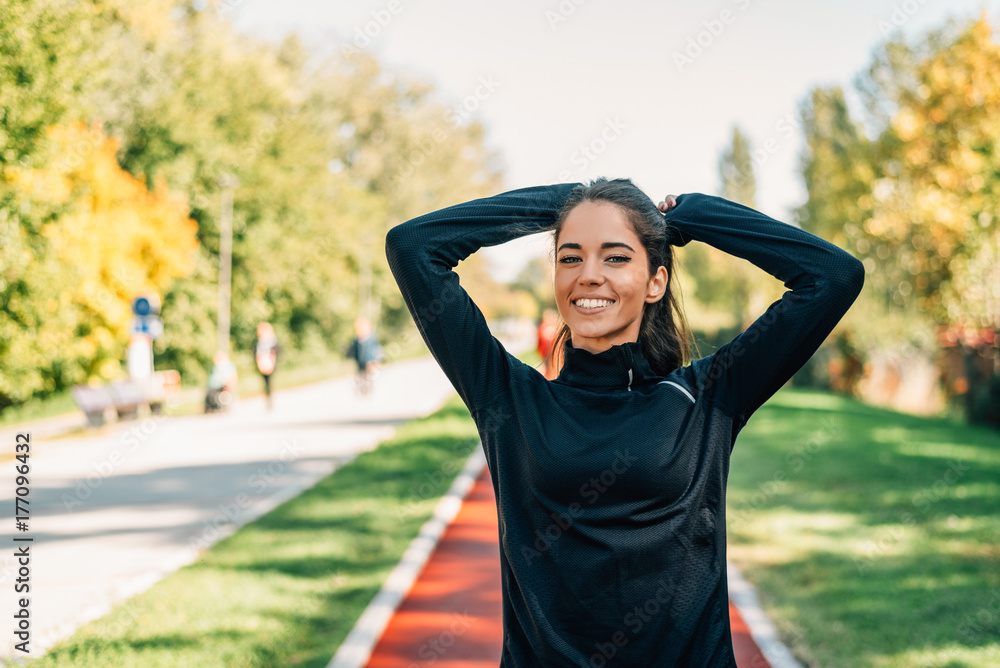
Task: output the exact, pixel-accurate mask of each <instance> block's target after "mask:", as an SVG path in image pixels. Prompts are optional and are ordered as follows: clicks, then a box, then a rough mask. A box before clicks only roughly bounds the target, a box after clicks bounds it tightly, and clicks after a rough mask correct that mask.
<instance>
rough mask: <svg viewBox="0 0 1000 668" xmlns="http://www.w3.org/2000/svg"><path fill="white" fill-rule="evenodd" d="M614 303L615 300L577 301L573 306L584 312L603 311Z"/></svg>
mask: <svg viewBox="0 0 1000 668" xmlns="http://www.w3.org/2000/svg"><path fill="white" fill-rule="evenodd" d="M614 303H615V301H614V300H613V299H577V300H575V301H574V302H573V305H574V306H576V307H577V308H578V309H580V310H582V311H602V310H604V309H606V308H608V307H609V306H611V305H613V304H614Z"/></svg>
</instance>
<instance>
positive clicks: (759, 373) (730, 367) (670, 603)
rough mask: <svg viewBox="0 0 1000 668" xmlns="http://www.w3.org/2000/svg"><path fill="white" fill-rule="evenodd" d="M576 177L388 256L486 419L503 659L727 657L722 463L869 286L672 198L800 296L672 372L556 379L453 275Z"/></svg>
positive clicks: (849, 268)
mask: <svg viewBox="0 0 1000 668" xmlns="http://www.w3.org/2000/svg"><path fill="white" fill-rule="evenodd" d="M575 185H578V184H573V183H569V184H560V185H553V186H542V187H533V188H523V189H520V190H514V191H511V192H506V193H502V194H500V195H496V196H494V197H488V198H483V199H478V200H474V201H471V202H466V203H464V204H459V205H456V206H452V207H449V208H446V209H442V210H440V211H436V212H434V213H429V214H427V215H424V216H420V217H419V218H415V219H413V220H410V221H408V222H406V223H403V224H401V225H398V226H396V227H394V228H393V229H391V230H390V231H389V234H388V236H387V237H386V255H387V257H388V260H389V266H390V268H391V269H392V272H393V275H394V276H395V278H396V281H397V283H398V284H399V287H400V290H401V291H402V294H403V298H404V300H405V302H406V305H407V307H408V308H409V310H410V313H411V314H412V315H413V318H414V320H415V321H416V324H417V326H418V328H419V329H420V333H421V335H422V336H423V338H424V341H426V343H427V346H428V348H430V350H431V352H432V353H433V354H434V357H435V358H436V359H437V361H438V363H439V364H440V365H441V368H442V369H443V370H444V372H445V373H446V374H447V376H448V378H449V379H450V380H451V382H452V383H453V384H454V386H455V388H456V389H457V390H458V393H459V394H460V395H461V397H462V399H463V400H464V401H465V404H466V406H468V408H469V411H470V412H471V414H472V417H473V419H474V420H475V422H476V425H477V426H478V429H479V434H480V436H481V438H482V444H483V448H484V450H485V452H486V457H487V460H488V462H489V469H490V474H491V476H492V480H493V487H494V489H495V490H496V496H497V510H498V517H499V524H500V548H501V549H500V560H501V566H502V580H503V624H504V651H503V659H502V661H501V665H502V666H508V667H510V666H518V667H526V666H545V667H556V666H573V667H578V666H595V667H599V666H616V667H620V666H635V667H639V668H650V667H652V666H685V667H690V666H697V667H700V666H735V665H736V663H735V660H734V658H733V649H732V638H731V632H730V626H729V608H728V600H729V595H728V588H727V583H726V528H725V498H726V479H727V476H728V473H729V457H730V453H731V452H732V448H733V445H734V444H735V442H736V436H737V434H738V433H739V431H740V429H741V428H742V427H743V426H744V425H745V424H746V422H747V419H748V418H749V417H750V416H751V415H752V414H753V413H754V411H755V410H757V408H759V407H760V406H761V404H763V403H764V402H765V401H766V400H767V399H768V398H769V397H770V396H771V395H772V394H774V393H775V392H776V391H777V390H778V389H779V388H781V386H782V385H783V384H784V383H785V382H786V381H787V380H788V379H789V378H790V377H791V376H792V374H793V373H795V371H797V370H798V369H799V368H800V367H801V366H802V365H803V364H804V363H805V362H806V360H807V359H809V357H810V356H811V355H812V354H813V353H814V352H815V351H816V349H817V348H818V347H819V345H820V344H821V343H822V342H823V340H824V339H825V338H826V336H827V335H828V334H829V333H830V331H831V330H832V329H833V327H834V325H835V324H836V323H837V322H838V321H839V320H840V319H841V317H843V315H844V314H845V313H846V312H847V310H848V308H849V307H850V306H851V304H852V303H853V302H854V300H855V299H856V298H857V296H858V294H859V292H860V291H861V286H862V283H863V281H864V268H863V265H862V264H861V262H859V261H858V260H857V259H856V258H854V257H852V256H851V255H849V254H848V253H847V252H845V251H843V250H842V249H840V248H838V247H837V246H835V245H833V244H831V243H829V242H827V241H825V240H823V239H821V238H819V237H817V236H815V235H812V234H810V233H808V232H805V231H803V230H801V229H799V228H797V227H794V226H792V225H787V224H785V223H781V222H778V221H776V220H774V219H772V218H769V217H768V216H765V215H764V214H762V213H759V212H757V211H755V210H753V209H750V208H748V207H745V206H742V205H739V204H735V203H733V202H730V201H728V200H725V199H722V198H720V197H713V196H709V195H703V194H699V193H690V194H684V195H680V196H679V197H678V198H677V206H676V207H675V208H674V209H673V210H672V211H670V212H669V213H668V214H667V215H666V218H667V219H668V220H669V221H670V223H671V224H672V225H673V228H674V229H673V232H672V236H671V243H672V244H673V245H675V246H683V245H686V244H687V243H688V242H689V241H690V240H692V239H694V240H696V241H701V242H704V243H707V244H710V245H712V246H714V247H716V248H718V249H721V250H723V251H726V252H727V253H730V254H732V255H736V256H738V257H742V258H745V259H747V260H749V261H750V262H752V263H754V264H755V265H756V266H758V267H760V268H761V269H763V270H765V271H767V272H768V273H770V274H771V275H773V276H775V277H777V278H778V279H780V280H782V281H783V282H784V284H785V287H787V288H790V290H789V291H787V292H785V293H784V295H783V296H782V298H781V299H780V300H778V301H776V302H774V303H773V304H771V306H770V307H769V308H768V309H767V310H766V311H765V312H764V314H762V315H761V316H760V317H759V318H757V320H756V321H755V322H754V323H753V324H752V325H750V327H748V328H747V329H746V330H745V331H744V332H743V333H741V334H740V335H738V336H737V337H736V338H734V339H733V340H732V341H731V342H729V343H728V344H726V345H725V346H723V347H721V348H719V349H718V350H717V351H715V352H714V353H713V354H711V355H708V356H706V357H703V358H701V359H698V360H696V361H694V362H693V363H692V364H690V365H689V366H685V367H681V368H679V369H677V370H675V371H673V372H672V373H670V374H669V375H668V376H666V377H662V376H658V375H656V374H655V373H654V372H653V371H652V369H651V368H650V366H649V363H648V362H647V360H646V358H645V357H644V356H643V352H642V347H641V342H634V343H625V344H622V345H617V346H613V347H611V348H610V349H609V350H606V351H604V352H602V353H599V354H596V355H595V354H592V353H589V352H587V351H585V350H580V349H575V348H573V347H572V344H571V343H568V344H567V345H566V348H565V352H566V356H565V363H564V367H563V369H562V372H561V373H560V375H559V377H558V379H556V380H554V381H551V382H550V381H547V380H545V378H544V377H543V376H542V374H541V373H539V372H538V371H537V370H536V369H534V368H533V367H531V366H528V365H526V364H524V363H523V362H521V361H520V360H518V359H517V358H516V357H514V356H513V355H511V354H510V353H508V352H507V351H506V350H505V349H504V347H503V346H502V345H501V344H500V342H499V341H497V339H496V338H494V337H493V336H492V334H491V333H490V330H489V329H488V328H487V325H486V321H485V319H484V318H483V314H482V313H481V312H480V310H479V308H478V307H477V306H476V305H475V304H474V303H473V302H472V300H471V299H470V298H469V296H468V294H467V293H466V292H465V290H464V289H463V288H462V287H461V286H460V285H459V280H458V275H457V274H456V273H455V272H453V271H452V268H453V267H455V266H456V265H457V264H458V262H459V261H460V260H462V259H464V258H466V257H468V256H469V255H471V254H472V253H473V252H475V251H476V250H478V249H479V248H481V247H483V246H492V245H496V244H500V243H503V242H505V241H509V240H510V239H513V238H515V237H517V236H523V235H525V234H529V233H530V232H531V231H541V230H543V229H547V228H550V227H551V226H552V224H553V223H554V222H555V218H556V215H557V214H558V212H559V210H560V208H561V206H562V204H563V202H564V201H565V199H566V196H567V195H568V194H569V192H570V191H571V190H572V188H573V187H574V186H575Z"/></svg>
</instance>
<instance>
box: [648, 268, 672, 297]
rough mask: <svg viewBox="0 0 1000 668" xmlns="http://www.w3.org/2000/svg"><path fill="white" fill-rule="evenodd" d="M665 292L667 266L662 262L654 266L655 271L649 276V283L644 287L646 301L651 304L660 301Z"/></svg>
mask: <svg viewBox="0 0 1000 668" xmlns="http://www.w3.org/2000/svg"><path fill="white" fill-rule="evenodd" d="M666 292H667V268H666V267H664V266H663V265H662V264H661V265H660V266H659V267H657V268H656V273H655V274H653V275H652V276H650V277H649V284H648V287H647V289H646V303H647V304H653V303H655V302H658V301H660V300H661V299H662V298H663V295H664V294H666Z"/></svg>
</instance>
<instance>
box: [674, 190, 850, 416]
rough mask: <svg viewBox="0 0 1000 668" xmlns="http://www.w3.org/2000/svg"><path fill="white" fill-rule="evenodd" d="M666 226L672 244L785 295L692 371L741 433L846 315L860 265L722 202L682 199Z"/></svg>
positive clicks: (798, 232) (820, 242)
mask: <svg viewBox="0 0 1000 668" xmlns="http://www.w3.org/2000/svg"><path fill="white" fill-rule="evenodd" d="M669 199H670V198H668V203H667V206H669V204H670V202H669ZM660 208H661V210H663V209H664V208H666V207H664V206H661V207H660ZM666 220H667V222H668V223H669V226H671V227H672V228H673V229H672V234H673V236H672V238H671V239H670V243H671V244H672V245H675V246H684V245H686V244H687V243H688V242H689V241H691V240H692V239H694V240H697V241H701V242H704V243H707V244H709V245H711V246H713V247H715V248H718V249H719V250H722V251H725V252H727V253H729V254H731V255H735V256H737V257H741V258H743V259H745V260H749V261H750V262H752V263H753V264H754V265H756V266H757V267H759V268H761V269H763V270H764V271H766V272H768V273H769V274H771V275H772V276H774V277H775V278H778V279H780V280H781V281H783V282H784V284H785V287H786V288H790V290H789V291H788V292H785V293H784V294H783V295H782V296H781V299H779V300H778V301H776V302H774V303H773V304H771V305H770V306H769V307H768V308H767V310H766V311H765V312H764V313H763V314H762V315H761V316H760V317H758V318H757V320H755V321H754V322H753V323H752V324H751V325H750V326H749V327H748V328H747V329H746V330H745V331H744V332H742V333H741V334H739V335H738V336H737V337H736V338H734V339H733V340H732V341H730V342H729V343H727V344H726V345H724V346H722V347H721V348H719V349H718V350H717V351H715V352H714V353H713V354H711V355H709V356H707V357H704V358H702V359H700V360H695V362H693V363H692V365H691V366H692V369H693V370H694V371H695V373H696V376H697V378H698V380H699V383H701V384H702V391H705V392H709V393H711V395H712V397H713V399H714V400H715V401H716V403H717V404H718V405H719V406H720V407H722V408H723V409H726V410H728V411H729V412H730V415H732V416H733V417H734V418H735V419H736V425H737V428H742V427H743V425H744V424H746V421H747V420H748V419H749V418H750V416H751V415H752V414H753V413H754V412H755V411H756V410H757V409H758V408H759V407H760V406H761V405H762V404H763V403H764V402H765V401H767V400H768V399H769V398H770V397H771V396H772V395H773V394H774V393H775V392H777V391H778V390H779V389H780V388H781V386H782V385H784V384H785V382H786V381H788V379H789V378H791V377H792V375H793V374H794V373H795V372H796V371H798V370H799V369H800V368H801V367H802V365H803V364H805V363H806V361H807V360H808V359H809V358H810V357H811V356H812V355H813V353H815V352H816V350H817V349H818V348H819V346H820V344H822V343H823V341H824V340H825V339H826V337H827V335H829V333H830V332H831V331H833V328H834V326H835V325H836V324H837V322H839V321H840V319H841V318H842V317H843V316H844V314H845V313H847V310H848V309H849V308H850V307H851V304H853V303H854V300H855V299H857V297H858V294H860V292H861V287H862V285H863V284H864V275H865V269H864V265H863V264H862V263H861V261H860V260H858V259H857V258H855V257H854V256H852V255H850V254H849V253H848V252H847V251H845V250H843V249H841V248H839V247H837V246H835V245H834V244H832V243H830V242H828V241H826V240H824V239H822V238H820V237H818V236H816V235H814V234H811V233H809V232H806V231H805V230H802V229H800V228H798V227H795V226H793V225H789V224H787V223H782V222H779V221H777V220H774V219H773V218H770V217H768V216H766V215H764V214H763V213H760V212H759V211H755V210H754V209H751V208H749V207H746V206H743V205H742V204H737V203H735V202H730V201H729V200H726V199H724V198H721V197H714V196H711V195H704V194H701V193H688V194H684V195H680V196H678V197H677V198H676V206H675V207H673V208H671V209H670V210H669V211H668V212H667V213H666Z"/></svg>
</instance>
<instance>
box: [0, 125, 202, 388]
mask: <svg viewBox="0 0 1000 668" xmlns="http://www.w3.org/2000/svg"><path fill="white" fill-rule="evenodd" d="M48 139H49V140H50V142H51V150H52V153H51V156H52V157H51V159H50V160H49V161H48V162H47V163H46V164H45V166H43V167H39V168H23V167H21V168H15V169H12V170H10V174H9V176H10V180H11V183H12V185H13V186H14V188H15V189H16V190H17V191H19V192H20V193H21V197H22V198H23V200H24V201H25V202H28V203H30V204H31V205H33V206H36V207H41V208H44V209H46V210H49V211H52V212H53V213H52V215H50V216H48V217H47V218H48V219H47V221H46V222H45V223H44V224H43V225H42V228H41V233H42V235H43V237H44V238H45V239H46V240H47V241H48V245H49V253H48V257H50V258H51V260H52V261H54V262H55V263H56V264H57V265H58V266H59V267H60V268H61V270H60V272H61V273H62V274H63V275H66V276H69V277H70V278H71V280H69V281H67V282H66V283H65V284H64V286H63V287H62V289H61V291H60V293H59V294H58V295H57V296H55V297H52V298H50V299H49V301H50V302H51V304H49V305H48V310H49V311H51V312H55V311H56V309H59V310H61V311H62V312H63V315H64V316H65V315H66V313H67V312H72V313H74V316H73V318H72V319H73V320H74V321H75V329H77V331H78V332H79V336H78V337H77V338H76V339H75V340H74V343H73V345H74V347H75V348H76V350H75V351H74V352H75V354H77V355H79V356H80V358H81V359H86V360H87V363H86V364H85V366H86V367H87V368H88V369H90V371H91V373H93V374H95V375H107V374H108V373H113V369H114V365H113V364H109V362H115V361H117V360H120V355H121V352H122V350H123V347H124V345H125V344H126V343H127V341H128V336H129V324H130V322H131V318H132V314H131V302H132V300H133V298H134V297H135V296H136V295H137V294H139V293H140V292H145V291H153V292H156V293H159V294H161V295H162V294H164V293H165V292H166V291H167V289H168V288H169V287H170V284H171V282H172V281H173V280H174V279H175V278H178V277H181V276H185V275H187V274H188V273H190V272H191V270H192V269H193V262H194V252H195V250H196V248H197V245H198V241H197V237H196V233H197V224H196V223H195V221H193V220H191V219H190V218H189V217H188V205H187V202H186V200H185V198H184V197H182V196H178V195H177V194H175V193H171V192H169V191H168V190H167V188H166V186H165V185H164V184H163V183H159V184H157V186H156V187H155V188H154V189H153V190H148V189H147V188H146V184H145V183H144V182H142V181H140V180H138V179H136V178H135V177H134V176H132V175H131V174H129V173H128V172H126V171H124V170H123V169H122V168H121V167H120V166H119V164H118V160H117V157H116V155H117V152H118V146H119V144H118V141H117V140H115V139H114V138H112V137H109V136H107V135H106V134H104V133H103V132H102V131H101V130H100V129H99V128H96V127H87V126H86V125H84V124H79V123H78V124H73V125H67V126H56V127H52V128H50V129H49V131H48ZM109 356H111V357H110V358H109ZM116 358H117V359H116Z"/></svg>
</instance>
